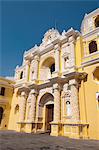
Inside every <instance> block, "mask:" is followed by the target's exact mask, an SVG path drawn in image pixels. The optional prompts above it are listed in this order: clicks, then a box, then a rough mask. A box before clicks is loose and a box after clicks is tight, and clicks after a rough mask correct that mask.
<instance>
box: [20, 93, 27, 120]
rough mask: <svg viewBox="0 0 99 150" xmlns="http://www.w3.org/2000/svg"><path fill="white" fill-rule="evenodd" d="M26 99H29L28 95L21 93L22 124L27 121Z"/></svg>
mask: <svg viewBox="0 0 99 150" xmlns="http://www.w3.org/2000/svg"><path fill="white" fill-rule="evenodd" d="M26 98H27V95H26V93H25V92H21V106H20V122H23V121H24V119H25V109H26Z"/></svg>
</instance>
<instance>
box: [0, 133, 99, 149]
mask: <svg viewBox="0 0 99 150" xmlns="http://www.w3.org/2000/svg"><path fill="white" fill-rule="evenodd" d="M0 150H99V141H95V140H81V139H80V140H76V139H69V138H66V137H52V136H49V135H48V134H39V135H38V134H36V135H34V134H27V133H16V132H12V131H0Z"/></svg>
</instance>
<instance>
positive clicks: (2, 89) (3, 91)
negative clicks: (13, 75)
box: [0, 87, 5, 96]
mask: <svg viewBox="0 0 99 150" xmlns="http://www.w3.org/2000/svg"><path fill="white" fill-rule="evenodd" d="M4 94H5V88H4V87H0V95H2V96H4Z"/></svg>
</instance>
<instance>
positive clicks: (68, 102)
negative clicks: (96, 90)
mask: <svg viewBox="0 0 99 150" xmlns="http://www.w3.org/2000/svg"><path fill="white" fill-rule="evenodd" d="M66 114H67V116H71V104H70V101H69V100H68V101H66Z"/></svg>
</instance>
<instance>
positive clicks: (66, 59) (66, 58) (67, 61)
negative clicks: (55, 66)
mask: <svg viewBox="0 0 99 150" xmlns="http://www.w3.org/2000/svg"><path fill="white" fill-rule="evenodd" d="M64 65H65V68H67V67H69V57H68V56H67V57H65V58H64Z"/></svg>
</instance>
